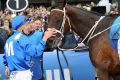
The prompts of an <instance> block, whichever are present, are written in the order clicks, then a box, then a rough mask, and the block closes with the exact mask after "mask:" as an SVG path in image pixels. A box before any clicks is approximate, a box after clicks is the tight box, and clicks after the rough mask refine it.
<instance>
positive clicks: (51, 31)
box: [43, 28, 57, 41]
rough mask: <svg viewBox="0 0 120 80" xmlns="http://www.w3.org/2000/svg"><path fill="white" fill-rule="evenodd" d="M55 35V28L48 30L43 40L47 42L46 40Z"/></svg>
mask: <svg viewBox="0 0 120 80" xmlns="http://www.w3.org/2000/svg"><path fill="white" fill-rule="evenodd" d="M55 33H57V32H56V29H55V28H48V29H47V31H45V33H44V36H43V40H45V41H47V39H48V38H50V37H52V36H55Z"/></svg>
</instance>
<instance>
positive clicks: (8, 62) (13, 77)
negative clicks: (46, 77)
mask: <svg viewBox="0 0 120 80" xmlns="http://www.w3.org/2000/svg"><path fill="white" fill-rule="evenodd" d="M23 24H25V17H24V16H16V17H15V18H13V20H12V28H13V29H14V30H18V29H19V28H20V27H21V26H22V25H23ZM55 33H56V30H55V29H53V28H52V29H49V30H48V31H46V32H45V33H44V36H43V38H42V39H41V40H40V41H39V44H38V45H37V46H36V45H33V44H32V43H31V41H30V40H29V38H28V37H27V36H26V35H25V34H23V33H22V32H19V31H16V32H15V33H14V34H13V35H12V36H11V37H10V38H9V39H8V40H7V41H6V44H5V47H4V50H5V51H4V54H5V56H4V64H5V66H8V68H9V69H10V72H11V74H10V80H32V72H31V70H30V69H31V67H32V65H31V57H39V56H41V55H42V53H43V51H44V48H45V45H46V41H47V39H48V38H50V37H51V36H54V34H55Z"/></svg>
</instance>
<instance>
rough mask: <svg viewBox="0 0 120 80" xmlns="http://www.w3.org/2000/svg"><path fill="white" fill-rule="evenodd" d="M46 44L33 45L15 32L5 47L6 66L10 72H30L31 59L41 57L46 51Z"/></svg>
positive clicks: (22, 35)
mask: <svg viewBox="0 0 120 80" xmlns="http://www.w3.org/2000/svg"><path fill="white" fill-rule="evenodd" d="M45 45H46V42H45V41H44V40H40V41H39V43H38V45H37V46H36V45H33V43H31V41H30V40H29V38H28V37H27V36H26V35H24V34H22V33H20V32H15V33H14V34H13V35H12V36H11V37H10V38H9V39H8V40H7V41H6V44H5V47H4V51H5V52H4V54H5V55H4V57H3V58H4V64H5V65H6V66H8V67H9V69H10V71H16V70H28V69H30V68H31V67H32V66H31V57H40V56H41V55H42V53H43V51H44V48H45Z"/></svg>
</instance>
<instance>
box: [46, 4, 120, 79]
mask: <svg viewBox="0 0 120 80" xmlns="http://www.w3.org/2000/svg"><path fill="white" fill-rule="evenodd" d="M115 19H116V17H114V18H113V17H110V16H105V17H101V15H100V14H97V13H94V12H88V11H85V10H83V9H80V8H76V7H73V6H70V5H68V4H67V5H65V7H64V8H63V9H62V10H61V9H53V10H51V13H50V16H49V21H48V27H49V28H51V27H54V28H56V29H57V30H58V32H59V33H60V34H59V33H57V34H56V37H51V38H50V39H49V40H48V42H47V43H48V45H49V47H52V48H57V45H58V43H59V41H60V38H61V35H62V36H63V35H65V33H67V32H68V31H69V29H70V28H71V29H72V30H74V31H75V32H76V33H77V34H78V35H80V36H81V37H82V38H83V39H84V40H83V42H88V46H89V53H90V54H89V55H90V59H91V62H92V63H93V65H94V67H95V69H96V73H97V77H98V79H99V80H120V61H119V57H118V53H117V51H116V50H115V49H113V47H112V46H111V43H110V40H109V33H110V26H111V25H112V23H113V21H114V20H115ZM93 27H94V28H93ZM91 31H92V32H91ZM88 32H89V35H87V34H88Z"/></svg>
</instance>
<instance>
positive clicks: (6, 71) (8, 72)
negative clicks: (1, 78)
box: [5, 66, 10, 77]
mask: <svg viewBox="0 0 120 80" xmlns="http://www.w3.org/2000/svg"><path fill="white" fill-rule="evenodd" d="M5 75H6V76H7V77H8V76H9V75H10V70H9V68H8V67H7V66H6V67H5Z"/></svg>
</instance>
